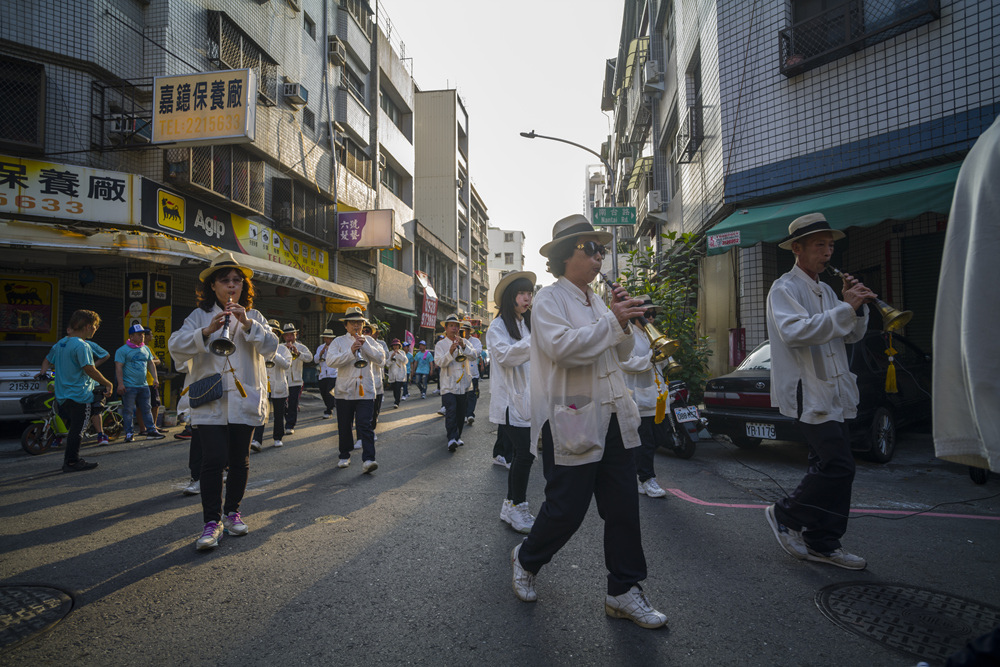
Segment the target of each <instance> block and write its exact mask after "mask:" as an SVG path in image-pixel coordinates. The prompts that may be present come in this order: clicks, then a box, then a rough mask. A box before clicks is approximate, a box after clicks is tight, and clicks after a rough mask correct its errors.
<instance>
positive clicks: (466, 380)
mask: <svg viewBox="0 0 1000 667" xmlns="http://www.w3.org/2000/svg"><path fill="white" fill-rule="evenodd" d="M441 326H443V327H444V338H442V339H441V340H439V341H438V344H437V345H436V346H435V348H434V363H435V364H437V366H438V368H440V369H441V374H440V375H439V376H438V386H439V387H440V388H441V402H442V403H444V409H445V413H444V421H445V429H446V430H447V432H448V451H449V452H454V451H455V450H456V449H458V448H459V447H461V446H462V445H464V444H465V443H464V442H462V426H463V425H464V424H465V410H466V404H467V401H468V398H467V396H468V392H469V388H470V387H471V386H472V374H471V371H470V368H469V366H470V364H474V363H476V360H477V359H478V356H476V353H475V352H474V351H473V348H472V346H471V345H469V344H468V342H467V341H466V340H465V339H464V338H462V337H461V336H459V335H458V330H459V327H460V326H461V323H460V322H459V319H458V317H457V316H456V315H455V314H451V315H449V316H448V317H446V318H445V319H444V321H442V322H441Z"/></svg>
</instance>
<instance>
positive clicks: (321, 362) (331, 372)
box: [313, 341, 337, 380]
mask: <svg viewBox="0 0 1000 667" xmlns="http://www.w3.org/2000/svg"><path fill="white" fill-rule="evenodd" d="M332 343H333V341H330V343H329V344H328V343H320V344H319V345H317V346H316V352H315V353H314V354H313V361H315V362H316V366H317V370H318V371H319V374H318V376H317V379H318V380H322V379H323V378H335V377H337V369H336V367H333V366H327V365H326V350H327V347H328V346H329V345H330V344H332Z"/></svg>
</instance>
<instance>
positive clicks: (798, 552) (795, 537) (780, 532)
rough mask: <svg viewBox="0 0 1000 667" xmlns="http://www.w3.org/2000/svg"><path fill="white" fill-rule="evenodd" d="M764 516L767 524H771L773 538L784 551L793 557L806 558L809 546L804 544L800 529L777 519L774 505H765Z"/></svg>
mask: <svg viewBox="0 0 1000 667" xmlns="http://www.w3.org/2000/svg"><path fill="white" fill-rule="evenodd" d="M764 516H765V517H766V518H767V524H768V525H769V526H771V531H772V532H773V533H774V537H775V539H776V540H778V544H779V545H781V548H782V549H784V550H785V553H787V554H788V555H789V556H792V557H793V558H798V559H799V560H806V559H807V558H808V555H809V548H808V547H807V546H806V542H805V540H804V539H802V531H799V530H792V529H791V528H789V527H788V526H786V525H785V524H783V523H781V522H780V521H778V517H777V516H776V515H775V514H774V505H768V506H767V508H766V509H765V510H764Z"/></svg>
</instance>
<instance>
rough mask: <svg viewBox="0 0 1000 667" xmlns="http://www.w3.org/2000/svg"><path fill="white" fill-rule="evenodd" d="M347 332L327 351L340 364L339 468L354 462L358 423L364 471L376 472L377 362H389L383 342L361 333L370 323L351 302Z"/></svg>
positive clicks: (331, 360)
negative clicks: (374, 424)
mask: <svg viewBox="0 0 1000 667" xmlns="http://www.w3.org/2000/svg"><path fill="white" fill-rule="evenodd" d="M342 321H343V323H344V327H345V328H346V329H347V333H346V334H344V335H343V336H338V337H337V338H335V339H334V341H333V343H331V344H330V349H328V350H327V351H326V365H327V366H332V367H336V369H337V386H336V388H335V389H334V395H335V396H336V397H337V431H338V435H339V437H340V460H339V461H338V462H337V467H338V468H346V467H347V466H349V465H351V452H352V451H353V450H354V437H353V432H352V428H351V427H352V425H353V426H356V427H357V430H358V438H359V439H360V440H361V460H362V461H363V465H362V466H361V472H362V473H370V472H374V471H375V469H376V468H378V463H376V462H375V432H374V431H373V430H372V411H373V409H374V407H375V376H374V373H373V369H374V367H375V366H376V365H380V364H384V363H385V353H384V352H383V351H382V346H381V345H379V344H378V343H377V342H376V341H375V340H374V339H372V338H369V337H368V336H364V335H362V334H361V328H362V327H363V326H364V325H365V324H367V323H368V320H367V319H366V318H365V316H364V313H363V311H362V310H361V309H360V308H358V307H357V306H351V307H350V308H348V309H347V312H346V313H344V317H343V318H342Z"/></svg>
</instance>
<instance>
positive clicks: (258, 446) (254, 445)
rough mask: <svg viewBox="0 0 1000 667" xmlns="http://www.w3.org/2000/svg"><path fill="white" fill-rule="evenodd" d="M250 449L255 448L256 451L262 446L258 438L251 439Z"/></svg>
mask: <svg viewBox="0 0 1000 667" xmlns="http://www.w3.org/2000/svg"><path fill="white" fill-rule="evenodd" d="M250 449H252V450H254V451H255V452H259V451H260V450H261V449H262V448H261V446H260V443H259V442H257V441H256V440H251V441H250Z"/></svg>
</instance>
